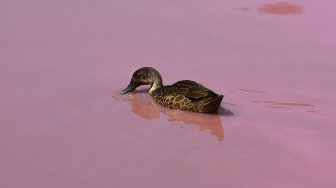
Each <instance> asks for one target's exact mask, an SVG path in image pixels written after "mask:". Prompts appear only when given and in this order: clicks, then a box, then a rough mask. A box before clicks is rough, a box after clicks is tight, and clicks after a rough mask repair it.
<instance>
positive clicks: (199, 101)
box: [120, 67, 224, 113]
mask: <svg viewBox="0 0 336 188" xmlns="http://www.w3.org/2000/svg"><path fill="white" fill-rule="evenodd" d="M141 85H150V88H149V90H148V93H149V95H150V96H152V98H153V99H154V101H155V102H157V103H158V104H160V105H162V106H164V107H168V108H170V109H175V110H186V111H192V112H200V113H214V112H216V111H217V110H218V109H219V107H220V104H221V102H222V100H223V97H224V96H223V95H219V94H217V93H215V92H214V91H212V90H210V89H208V88H206V87H204V86H203V85H202V84H200V83H197V82H195V81H191V80H181V81H178V82H176V83H174V84H172V85H165V86H164V85H163V84H162V77H161V75H160V73H159V71H157V70H156V69H154V68H153V67H142V68H139V69H137V70H136V71H135V72H134V73H133V75H132V78H131V81H130V83H129V84H128V86H127V87H126V88H125V89H124V90H122V92H121V93H120V94H122V95H123V94H126V93H129V92H132V91H134V90H135V89H136V88H137V87H139V86H141Z"/></svg>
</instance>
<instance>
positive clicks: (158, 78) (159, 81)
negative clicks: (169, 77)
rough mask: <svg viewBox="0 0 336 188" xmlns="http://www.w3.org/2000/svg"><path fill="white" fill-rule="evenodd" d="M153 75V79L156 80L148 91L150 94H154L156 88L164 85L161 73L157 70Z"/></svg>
mask: <svg viewBox="0 0 336 188" xmlns="http://www.w3.org/2000/svg"><path fill="white" fill-rule="evenodd" d="M152 76H153V80H154V82H153V83H152V84H151V87H150V89H149V91H148V93H149V94H150V95H152V94H153V92H154V91H155V90H156V89H158V88H160V87H162V78H161V75H160V73H159V72H157V71H155V72H154V74H153V75H152Z"/></svg>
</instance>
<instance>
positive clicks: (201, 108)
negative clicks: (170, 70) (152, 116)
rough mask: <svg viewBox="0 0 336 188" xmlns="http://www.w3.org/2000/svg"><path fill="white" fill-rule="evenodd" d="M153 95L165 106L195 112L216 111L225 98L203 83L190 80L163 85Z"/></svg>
mask: <svg viewBox="0 0 336 188" xmlns="http://www.w3.org/2000/svg"><path fill="white" fill-rule="evenodd" d="M152 96H153V98H154V100H155V101H156V102H157V103H159V104H161V105H163V106H166V107H169V108H172V109H181V110H190V111H195V112H214V111H216V110H217V109H218V107H219V105H220V103H221V101H222V98H223V96H222V95H217V94H216V93H215V92H213V91H211V90H210V89H208V88H206V87H204V86H203V85H201V84H199V83H197V82H194V81H190V80H182V81H179V82H176V83H175V84H173V85H170V86H164V87H161V88H159V89H157V90H155V91H154V92H153V95H152Z"/></svg>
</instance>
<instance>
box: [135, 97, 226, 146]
mask: <svg viewBox="0 0 336 188" xmlns="http://www.w3.org/2000/svg"><path fill="white" fill-rule="evenodd" d="M129 96H130V97H131V100H130V103H131V105H132V111H133V112H134V113H135V114H137V115H138V116H140V117H142V118H145V119H155V118H159V117H160V114H161V113H163V114H165V115H167V116H168V120H169V121H182V122H183V123H185V124H188V125H194V126H196V127H197V128H198V129H199V130H200V131H203V130H209V131H210V133H211V134H212V135H214V136H215V137H216V138H217V140H218V141H220V142H223V141H224V130H223V127H222V122H221V119H220V116H221V115H230V113H231V112H230V111H228V110H225V109H223V108H221V109H220V110H219V112H218V113H217V114H202V113H194V112H187V111H180V110H171V109H169V108H165V107H162V106H160V105H158V104H156V103H155V102H154V101H153V100H152V99H151V98H150V97H149V96H147V94H146V95H145V94H144V93H142V92H141V91H140V92H134V93H132V95H129Z"/></svg>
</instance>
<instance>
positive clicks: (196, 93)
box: [161, 80, 218, 101]
mask: <svg viewBox="0 0 336 188" xmlns="http://www.w3.org/2000/svg"><path fill="white" fill-rule="evenodd" d="M161 94H162V95H173V96H183V97H186V98H188V99H189V100H191V101H197V100H201V99H203V98H205V97H210V96H211V97H216V96H218V95H217V94H216V93H214V92H213V91H211V90H210V89H208V88H206V87H204V86H203V85H201V84H199V83H197V82H194V81H191V80H182V81H179V82H176V83H175V84H173V85H170V86H166V87H163V88H162V90H161Z"/></svg>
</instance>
